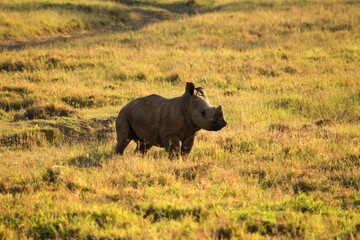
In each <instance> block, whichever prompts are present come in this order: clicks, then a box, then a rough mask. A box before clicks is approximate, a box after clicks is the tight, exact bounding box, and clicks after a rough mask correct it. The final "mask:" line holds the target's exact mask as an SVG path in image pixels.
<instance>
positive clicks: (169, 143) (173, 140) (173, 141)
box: [163, 135, 180, 160]
mask: <svg viewBox="0 0 360 240" xmlns="http://www.w3.org/2000/svg"><path fill="white" fill-rule="evenodd" d="M163 142H164V147H165V149H166V151H167V152H168V154H169V159H171V160H173V159H178V158H179V157H180V139H179V137H178V136H176V135H172V136H168V137H166V138H165V139H164V141H163Z"/></svg>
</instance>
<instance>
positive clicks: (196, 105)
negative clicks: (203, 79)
mask: <svg viewBox="0 0 360 240" xmlns="http://www.w3.org/2000/svg"><path fill="white" fill-rule="evenodd" d="M183 99H184V101H185V102H186V106H187V108H188V112H189V115H190V119H191V121H192V122H193V123H194V124H195V125H196V126H197V127H199V128H201V129H205V130H208V131H219V130H220V129H222V128H223V127H225V126H226V124H227V122H226V121H225V119H224V114H223V111H222V107H221V106H219V107H214V106H212V105H211V104H210V101H209V99H208V98H207V96H206V94H205V91H204V89H203V88H202V87H197V88H195V85H194V84H193V83H189V82H188V83H186V88H185V94H184V95H183Z"/></svg>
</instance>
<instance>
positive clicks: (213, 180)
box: [0, 1, 360, 239]
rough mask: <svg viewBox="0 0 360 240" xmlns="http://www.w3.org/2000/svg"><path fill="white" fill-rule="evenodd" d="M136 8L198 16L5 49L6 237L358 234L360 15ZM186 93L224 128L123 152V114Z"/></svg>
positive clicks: (310, 6) (285, 8)
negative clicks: (186, 146) (157, 97)
mask: <svg viewBox="0 0 360 240" xmlns="http://www.w3.org/2000/svg"><path fill="white" fill-rule="evenodd" d="M21 2H24V1H19V2H16V4H20V3H21ZM68 2H70V1H67V2H66V3H68ZM95 3H96V4H97V5H101V6H102V5H103V4H104V5H106V6H109V8H111V7H112V6H115V5H116V8H118V7H124V6H122V5H121V6H120V4H118V3H114V2H105V1H102V2H100V1H88V2H84V4H87V5H89V4H90V5H93V4H95ZM140 3H141V2H133V3H132V4H133V5H131V6H127V7H129V8H130V7H134V8H136V7H138V5H137V4H140ZM6 4H12V3H10V2H8V3H6ZM14 4H15V3H14ZM96 4H95V5H96ZM129 4H130V3H129ZM141 4H142V5H141V6H142V7H148V8H150V7H151V8H152V9H154V11H155V9H158V10H159V11H167V12H168V14H170V15H172V16H174V15H173V14H175V13H174V12H176V9H182V10H183V11H189V12H190V13H194V12H197V13H198V14H197V15H195V16H191V17H189V16H179V15H178V18H177V19H173V20H169V21H163V22H159V23H155V24H151V25H148V26H147V27H144V28H142V29H139V30H136V31H128V32H122V33H118V32H115V33H107V34H106V35H104V36H92V37H86V38H81V39H74V40H71V41H68V42H59V43H50V44H44V45H39V46H33V47H28V48H24V49H18V50H4V51H3V52H1V55H0V77H1V82H0V162H1V165H2V167H1V168H0V238H4V239H13V238H51V239H53V238H63V239H69V238H94V239H99V238H110V239H111V238H128V239H138V238H144V239H156V238H160V239H169V238H189V239H209V238H218V239H231V238H233V239H237V238H245V239H272V238H274V239H276V238H280V239H319V238H337V239H351V238H353V239H356V238H359V236H360V214H359V208H360V194H359V189H360V169H359V167H360V157H359V156H360V152H359V146H360V138H359V133H360V124H359V120H360V82H359V81H358V76H360V71H359V69H360V68H359V67H360V48H359V37H360V36H359V33H360V29H359V28H360V24H359V19H360V15H359V14H360V5H359V4H358V3H357V2H356V1H325V2H312V1H309V2H302V1H301V2H300V1H294V2H292V1H252V2H249V1H239V2H225V1H216V2H213V3H208V2H202V1H195V3H191V2H188V3H184V4H179V3H176V2H165V1H158V2H155V3H151V2H145V1H144V2H142V3H141ZM164 9H165V10H164ZM7 11H10V10H7ZM15 12H16V11H15ZM104 14H106V12H105V13H104ZM177 14H178V13H177ZM130 15H131V14H130ZM110 25H111V24H110ZM186 81H193V82H195V83H196V84H197V85H201V86H203V87H204V88H205V90H206V91H207V94H208V95H209V98H210V100H211V101H212V103H213V104H215V105H218V104H221V105H222V106H223V108H224V112H225V117H226V118H227V120H228V123H229V125H228V126H227V127H226V128H225V129H223V130H222V131H220V132H205V131H201V132H200V133H199V134H198V136H197V138H196V142H195V146H194V149H193V151H192V152H191V154H190V158H189V159H188V160H187V161H182V160H179V161H173V162H172V161H169V160H168V159H167V156H166V153H165V152H164V150H162V149H158V148H154V149H151V151H149V153H148V154H147V155H146V156H145V157H141V156H139V155H135V154H134V153H133V149H135V146H134V144H130V146H129V147H128V148H127V150H126V152H125V155H124V156H115V155H113V147H114V145H115V136H114V134H115V133H114V117H116V115H117V113H118V111H119V109H120V108H121V107H122V106H123V105H124V104H125V103H126V102H128V101H129V100H131V99H133V98H136V97H140V96H144V95H148V94H151V93H158V94H161V95H163V96H165V97H175V96H179V95H180V94H182V93H183V91H184V86H185V82H186ZM65 113H66V114H65ZM67 113H68V114H67Z"/></svg>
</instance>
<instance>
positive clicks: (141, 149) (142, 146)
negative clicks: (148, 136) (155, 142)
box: [135, 141, 152, 155]
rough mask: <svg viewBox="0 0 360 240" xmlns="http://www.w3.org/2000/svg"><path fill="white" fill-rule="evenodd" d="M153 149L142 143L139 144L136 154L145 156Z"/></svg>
mask: <svg viewBox="0 0 360 240" xmlns="http://www.w3.org/2000/svg"><path fill="white" fill-rule="evenodd" d="M151 147H152V145H150V144H146V143H145V142H143V141H140V142H138V143H137V146H136V149H135V152H140V153H141V154H143V155H144V154H145V153H146V152H147V151H148V150H149V149H150V148H151Z"/></svg>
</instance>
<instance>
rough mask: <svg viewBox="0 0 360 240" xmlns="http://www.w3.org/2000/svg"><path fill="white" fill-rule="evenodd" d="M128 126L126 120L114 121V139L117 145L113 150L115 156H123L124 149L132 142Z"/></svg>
mask: <svg viewBox="0 0 360 240" xmlns="http://www.w3.org/2000/svg"><path fill="white" fill-rule="evenodd" d="M131 131H132V130H131V129H130V126H129V123H128V122H127V121H126V119H118V120H117V121H116V138H117V144H116V148H115V153H117V154H123V153H124V150H125V148H126V147H127V145H128V144H129V142H130V141H131V140H132V137H131V135H132V133H131Z"/></svg>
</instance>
